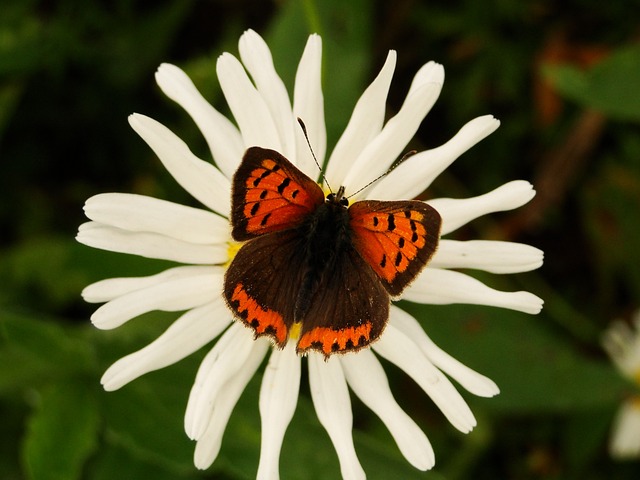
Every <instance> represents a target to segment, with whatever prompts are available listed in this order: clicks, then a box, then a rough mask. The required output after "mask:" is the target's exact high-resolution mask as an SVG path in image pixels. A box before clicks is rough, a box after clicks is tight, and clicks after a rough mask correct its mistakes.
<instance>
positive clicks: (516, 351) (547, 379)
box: [407, 304, 631, 413]
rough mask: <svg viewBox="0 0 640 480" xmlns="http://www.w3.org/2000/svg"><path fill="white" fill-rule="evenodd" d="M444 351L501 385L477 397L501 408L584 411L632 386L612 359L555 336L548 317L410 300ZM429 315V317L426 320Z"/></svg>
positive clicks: (614, 399)
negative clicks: (590, 353)
mask: <svg viewBox="0 0 640 480" xmlns="http://www.w3.org/2000/svg"><path fill="white" fill-rule="evenodd" d="M407 310H409V311H411V312H412V313H414V315H415V316H416V318H418V319H421V320H423V322H422V324H423V326H424V327H425V331H426V332H427V334H428V335H429V336H430V337H431V338H432V339H433V340H434V341H435V342H436V344H438V345H439V346H440V347H441V348H442V349H443V350H445V351H446V352H448V353H449V354H451V355H452V356H453V357H455V358H457V359H458V360H460V361H462V362H463V363H464V364H465V365H467V366H469V367H470V368H472V369H474V370H476V371H478V372H480V373H482V374H484V375H487V376H488V377H490V378H491V379H492V380H494V381H495V382H496V383H497V384H498V387H499V388H500V394H499V395H497V396H496V397H494V398H491V399H486V400H484V399H474V402H477V403H482V405H483V406H485V407H486V408H487V409H491V410H492V411H495V412H500V413H551V412H562V413H565V412H568V411H573V412H576V411H585V410H588V409H593V408H600V407H605V406H611V405H615V404H616V403H618V402H619V401H620V400H621V399H622V398H623V397H624V396H625V395H626V394H627V393H629V392H630V391H631V386H630V385H629V384H628V383H627V382H626V381H625V380H623V379H622V378H621V377H620V375H619V374H618V372H617V371H616V370H615V369H614V368H613V366H612V365H611V364H610V363H604V362H599V361H595V360H593V359H591V358H589V357H587V356H585V355H583V354H581V353H579V352H578V351H576V349H575V347H574V346H573V345H571V344H569V343H567V342H566V341H565V340H563V339H561V338H559V337H557V336H555V335H553V334H552V333H551V332H550V331H549V329H548V327H549V325H550V323H549V319H548V318H545V315H544V313H543V314H541V315H539V316H529V315H526V314H522V313H518V312H511V311H507V310H502V309H497V308H491V307H478V306H472V305H447V306H443V307H435V306H422V307H418V306H416V305H411V304H408V305H407ZM425 320H426V321H425Z"/></svg>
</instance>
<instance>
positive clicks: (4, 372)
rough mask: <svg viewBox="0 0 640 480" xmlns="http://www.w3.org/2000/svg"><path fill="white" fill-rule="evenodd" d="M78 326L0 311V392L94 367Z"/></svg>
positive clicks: (83, 371) (91, 354) (67, 375)
mask: <svg viewBox="0 0 640 480" xmlns="http://www.w3.org/2000/svg"><path fill="white" fill-rule="evenodd" d="M81 330H82V328H63V327H62V326H61V325H60V324H58V323H56V322H55V321H54V320H53V319H49V320H46V319H44V320H43V319H42V318H39V319H35V318H32V317H30V316H28V315H26V314H18V313H14V312H10V311H6V310H0V364H2V365H11V368H2V369H0V392H6V391H9V390H14V389H23V388H27V387H33V386H35V385H39V384H46V383H49V382H51V381H52V380H60V379H63V378H68V377H69V376H71V375H77V374H82V373H85V372H92V371H94V370H95V368H96V363H95V358H94V356H93V350H92V348H91V346H90V345H89V344H88V343H87V342H86V341H85V339H84V338H82V336H81V335H79V333H80V331H81Z"/></svg>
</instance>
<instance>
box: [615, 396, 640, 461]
mask: <svg viewBox="0 0 640 480" xmlns="http://www.w3.org/2000/svg"><path fill="white" fill-rule="evenodd" d="M609 450H610V451H611V455H612V456H613V457H615V458H640V399H639V398H633V399H631V400H630V401H628V402H625V403H623V404H622V407H621V408H620V411H619V412H618V413H617V415H616V418H615V420H614V426H613V435H612V437H611V443H610V445H609Z"/></svg>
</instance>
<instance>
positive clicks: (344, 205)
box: [340, 197, 349, 207]
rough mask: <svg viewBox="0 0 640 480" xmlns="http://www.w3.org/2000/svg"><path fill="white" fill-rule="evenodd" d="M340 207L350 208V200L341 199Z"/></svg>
mask: <svg viewBox="0 0 640 480" xmlns="http://www.w3.org/2000/svg"><path fill="white" fill-rule="evenodd" d="M340 205H342V206H343V207H348V206H349V199H348V198H347V197H342V198H341V199H340Z"/></svg>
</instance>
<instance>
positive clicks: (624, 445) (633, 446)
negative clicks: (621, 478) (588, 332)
mask: <svg viewBox="0 0 640 480" xmlns="http://www.w3.org/2000/svg"><path fill="white" fill-rule="evenodd" d="M602 343H603V346H604V348H605V350H606V351H607V353H609V355H610V356H611V359H612V360H613V363H615V364H616V366H617V367H618V368H619V369H620V371H621V372H622V374H623V375H624V376H626V377H627V378H629V379H630V380H631V381H633V382H635V383H636V384H637V385H638V386H640V311H638V312H637V313H636V314H635V318H634V321H633V328H632V327H630V326H629V325H628V324H627V323H625V322H623V321H621V320H617V321H615V322H614V323H613V324H612V325H611V326H610V327H609V329H608V330H606V331H605V333H604V335H603V338H602ZM609 450H610V452H611V455H612V456H613V457H616V458H638V457H640V395H632V396H630V397H629V398H627V399H626V400H625V401H624V402H623V404H622V406H621V407H620V410H619V411H618V414H617V415H616V418H615V420H614V426H613V433H612V435H611V441H610V443H609Z"/></svg>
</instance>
